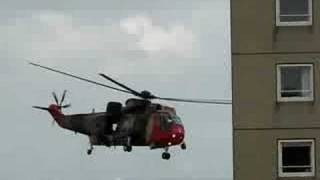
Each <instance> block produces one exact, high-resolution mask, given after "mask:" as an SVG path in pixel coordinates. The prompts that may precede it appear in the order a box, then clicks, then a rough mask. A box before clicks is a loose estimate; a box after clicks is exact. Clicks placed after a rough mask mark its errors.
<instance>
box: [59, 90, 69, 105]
mask: <svg viewBox="0 0 320 180" xmlns="http://www.w3.org/2000/svg"><path fill="white" fill-rule="evenodd" d="M66 93H67V90H64V91H63V94H62V97H61V101H60V104H59V106H61V105H62V103H63V101H64V98H65V97H66Z"/></svg>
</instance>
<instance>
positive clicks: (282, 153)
mask: <svg viewBox="0 0 320 180" xmlns="http://www.w3.org/2000/svg"><path fill="white" fill-rule="evenodd" d="M314 157H315V156H314V140H311V139H309V140H279V141H278V173H279V177H306V176H314V175H315V158H314Z"/></svg>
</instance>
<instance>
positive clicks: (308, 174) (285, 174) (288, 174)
mask: <svg viewBox="0 0 320 180" xmlns="http://www.w3.org/2000/svg"><path fill="white" fill-rule="evenodd" d="M290 142H293V143H297V142H298V143H299V142H302V143H305V142H307V143H308V142H311V147H310V148H311V152H310V159H311V172H283V171H282V168H283V166H282V143H290ZM315 159H316V158H315V139H281V140H278V176H279V177H314V176H315V170H316V168H315V165H316V164H315Z"/></svg>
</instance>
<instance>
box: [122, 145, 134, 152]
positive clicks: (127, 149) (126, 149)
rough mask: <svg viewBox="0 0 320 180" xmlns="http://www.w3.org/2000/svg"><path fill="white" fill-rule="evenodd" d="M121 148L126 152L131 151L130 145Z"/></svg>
mask: <svg viewBox="0 0 320 180" xmlns="http://www.w3.org/2000/svg"><path fill="white" fill-rule="evenodd" d="M123 150H124V151H126V152H131V151H132V146H123Z"/></svg>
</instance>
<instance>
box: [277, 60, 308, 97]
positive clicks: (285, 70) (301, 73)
mask: <svg viewBox="0 0 320 180" xmlns="http://www.w3.org/2000/svg"><path fill="white" fill-rule="evenodd" d="M280 71H281V97H309V96H311V93H312V91H311V84H310V78H311V77H310V71H311V67H310V66H283V67H281V69H280Z"/></svg>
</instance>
